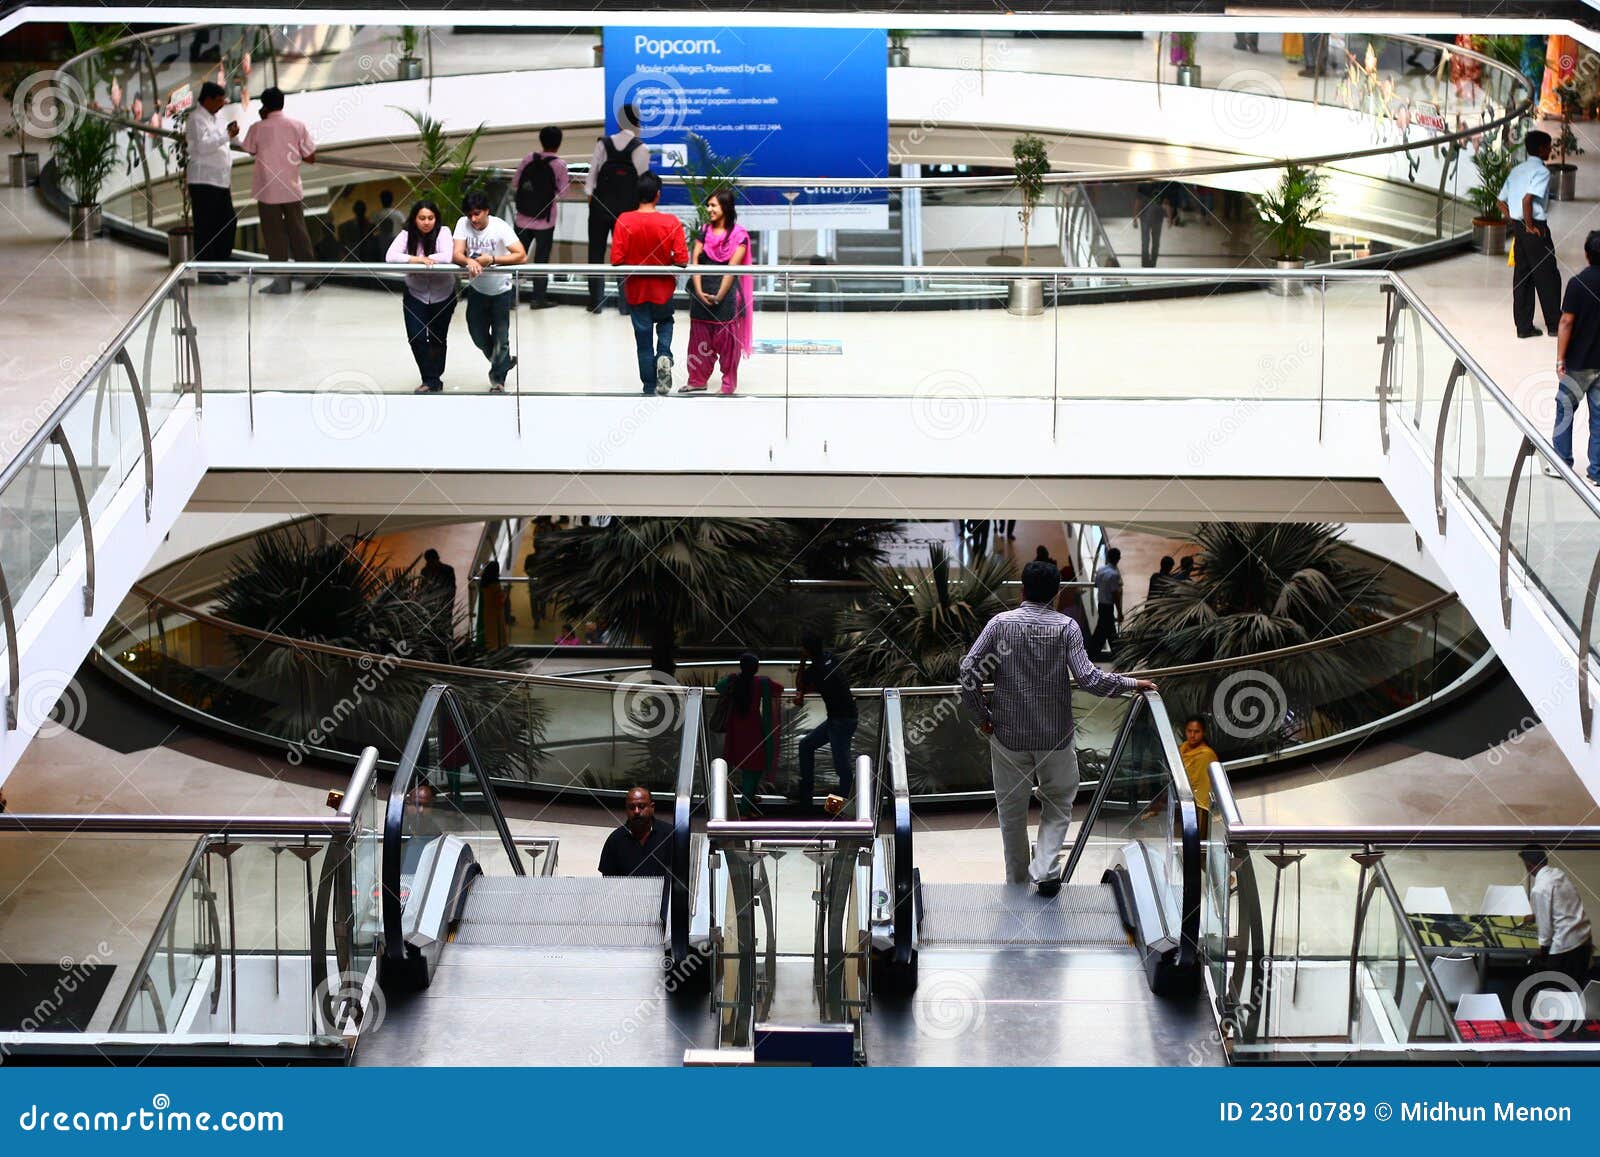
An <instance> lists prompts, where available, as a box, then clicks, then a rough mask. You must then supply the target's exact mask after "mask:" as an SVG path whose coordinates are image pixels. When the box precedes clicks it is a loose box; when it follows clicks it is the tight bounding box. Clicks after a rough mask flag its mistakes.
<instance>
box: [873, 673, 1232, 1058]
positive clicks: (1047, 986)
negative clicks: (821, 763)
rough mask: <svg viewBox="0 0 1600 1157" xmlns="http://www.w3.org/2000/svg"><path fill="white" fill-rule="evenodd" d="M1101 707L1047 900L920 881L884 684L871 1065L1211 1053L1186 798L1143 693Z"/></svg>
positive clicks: (897, 707)
mask: <svg viewBox="0 0 1600 1157" xmlns="http://www.w3.org/2000/svg"><path fill="white" fill-rule="evenodd" d="M1115 706H1116V709H1117V710H1119V711H1120V712H1121V719H1120V722H1119V725H1118V728H1117V732H1116V738H1115V741H1114V743H1113V746H1112V748H1111V750H1110V753H1109V756H1108V758H1107V760H1106V764H1105V768H1104V773H1103V774H1102V775H1101V776H1100V779H1099V782H1098V785H1097V787H1096V790H1095V792H1094V795H1093V798H1092V799H1091V800H1090V802H1089V803H1088V805H1087V807H1086V808H1084V809H1083V811H1082V814H1081V816H1077V817H1075V830H1076V833H1077V834H1076V838H1075V840H1074V841H1073V843H1072V844H1071V846H1070V849H1069V850H1068V851H1067V852H1066V853H1065V854H1066V862H1065V864H1064V866H1063V868H1062V876H1063V881H1064V883H1063V887H1062V889H1061V892H1060V893H1059V894H1058V895H1057V896H1055V897H1053V898H1052V897H1044V896H1041V895H1039V893H1038V892H1037V891H1036V890H1035V889H1033V888H1032V887H1025V886H1019V885H1006V884H992V883H970V882H950V881H945V882H925V881H924V880H923V879H922V870H921V869H920V868H919V867H918V865H917V862H916V859H915V853H914V847H915V833H914V828H913V816H912V813H911V800H910V790H909V785H908V782H907V775H906V766H907V761H906V753H905V742H904V736H905V729H904V727H903V724H902V713H901V703H900V696H899V693H898V692H897V691H893V690H891V691H889V692H887V693H886V698H885V704H884V719H885V724H884V732H885V736H886V740H885V744H884V752H883V754H884V762H885V773H886V774H885V778H886V779H887V781H888V790H889V794H890V797H891V799H892V801H893V807H892V809H889V814H891V815H892V817H893V818H892V822H891V823H889V824H886V825H885V828H884V830H883V832H882V833H881V834H880V836H879V860H880V861H881V867H879V868H875V881H881V884H877V883H875V886H880V887H881V889H882V891H881V892H880V893H878V894H880V895H882V896H883V898H884V903H883V904H882V905H880V907H879V909H878V911H877V912H876V913H875V919H874V924H873V945H874V949H875V960H874V974H873V977H874V988H875V989H876V990H877V993H878V1001H877V1004H876V1006H875V1007H874V1009H873V1013H872V1016H871V1018H870V1022H869V1026H868V1040H869V1044H870V1047H871V1048H872V1052H873V1057H874V1060H875V1061H876V1062H878V1063H890V1064H894V1063H905V1064H913V1063H914V1064H1024V1065H1028V1064H1037V1065H1061V1064H1171V1063H1186V1064H1195V1063H1200V1064H1219V1063H1221V1060H1222V1054H1221V1049H1220V1043H1219V1042H1218V1040H1217V1039H1216V1031H1215V1027H1216V1026H1215V1021H1214V1020H1213V1018H1212V1017H1211V1015H1210V1011H1209V1009H1208V1008H1207V1007H1206V1005H1205V1003H1204V1002H1203V1001H1202V1000H1201V998H1200V995H1199V993H1200V964H1201V962H1200V955H1199V936H1198V933H1199V911H1200V898H1199V897H1200V887H1201V870H1200V869H1201V852H1202V848H1201V839H1200V824H1199V815H1198V813H1197V811H1196V808H1195V805H1194V798H1193V795H1192V793H1191V791H1190V789H1189V784H1188V780H1187V777H1186V776H1185V774H1184V771H1183V765H1182V762H1181V759H1180V758H1179V756H1178V752H1177V748H1176V743H1175V741H1174V740H1173V738H1172V730H1171V728H1170V726H1169V725H1168V723H1167V720H1166V714H1165V711H1164V708H1163V707H1162V704H1161V700H1160V697H1159V696H1158V695H1155V694H1153V693H1151V694H1141V695H1137V696H1133V697H1130V698H1127V699H1125V700H1122V701H1120V702H1118V703H1117V704H1116V705H1115ZM984 834H985V836H989V835H990V833H988V832H985V833H984ZM990 838H992V836H991V837H990ZM930 867H932V866H931V865H930ZM947 870H948V869H947V866H946V865H940V866H939V871H940V872H941V873H944V872H946V871H947ZM986 874H987V873H986ZM891 896H892V902H891V901H890V899H889V897H891Z"/></svg>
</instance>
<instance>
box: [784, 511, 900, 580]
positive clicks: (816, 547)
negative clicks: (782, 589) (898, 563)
mask: <svg viewBox="0 0 1600 1157" xmlns="http://www.w3.org/2000/svg"><path fill="white" fill-rule="evenodd" d="M784 522H786V523H787V524H788V526H789V529H790V530H791V531H792V532H793V534H794V536H795V542H796V543H797V546H796V549H795V560H794V570H795V572H796V573H795V576H794V577H796V578H808V579H853V578H858V577H860V575H861V572H862V571H865V570H869V569H870V570H875V569H877V568H878V567H880V566H882V565H883V564H884V563H885V562H887V561H888V559H889V551H888V549H887V548H886V547H885V546H884V543H885V542H886V541H887V540H889V539H891V538H895V537H897V536H898V535H899V534H900V533H901V532H902V531H903V530H904V529H905V525H906V524H905V523H903V522H900V521H898V520H896V519H892V518H829V519H825V520H824V519H816V518H786V519H784Z"/></svg>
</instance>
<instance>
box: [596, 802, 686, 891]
mask: <svg viewBox="0 0 1600 1157" xmlns="http://www.w3.org/2000/svg"><path fill="white" fill-rule="evenodd" d="M627 807H628V818H627V820H626V821H625V822H624V823H623V825H622V826H621V827H620V828H618V829H617V830H616V831H614V832H612V833H611V834H610V835H609V836H607V837H606V843H605V847H603V848H601V849H600V874H601V875H602V876H665V875H667V874H668V865H669V863H670V861H671V858H672V828H671V826H670V825H668V824H665V823H663V822H661V821H660V820H658V819H656V801H655V800H654V799H652V798H651V796H650V793H649V792H648V791H646V790H645V789H644V788H642V787H636V788H634V789H633V790H632V791H630V792H629V793H628V805H627Z"/></svg>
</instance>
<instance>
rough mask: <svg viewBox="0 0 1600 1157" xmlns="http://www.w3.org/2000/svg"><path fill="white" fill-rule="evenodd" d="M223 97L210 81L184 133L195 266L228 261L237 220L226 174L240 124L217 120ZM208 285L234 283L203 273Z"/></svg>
mask: <svg viewBox="0 0 1600 1157" xmlns="http://www.w3.org/2000/svg"><path fill="white" fill-rule="evenodd" d="M227 103H228V94H227V92H226V91H225V90H224V89H223V87H222V86H221V85H220V84H217V83H216V82H215V81H210V80H208V81H206V82H205V83H204V84H202V85H201V86H200V98H199V100H197V101H196V102H195V105H194V107H193V108H191V109H190V110H189V116H188V119H187V121H186V122H185V123H184V126H183V134H184V137H185V139H186V140H187V142H188V147H189V171H188V174H187V178H188V182H189V206H190V208H191V209H192V210H193V213H194V255H195V258H196V260H199V261H232V260H233V237H234V233H235V231H236V230H237V229H238V227H239V218H238V216H237V215H236V214H235V213H234V211H233V190H232V186H231V183H230V173H231V171H232V168H233V148H232V142H233V139H234V138H235V137H237V136H238V135H239V122H238V121H229V122H228V123H227V124H226V125H224V124H223V123H222V122H221V121H220V120H218V119H217V114H218V113H219V112H221V111H222V106H223V105H225V104H227ZM200 280H201V281H203V282H205V283H207V284H208V285H225V284H227V283H228V282H229V281H232V280H234V278H232V277H229V276H228V275H226V274H223V273H202V274H201V275H200Z"/></svg>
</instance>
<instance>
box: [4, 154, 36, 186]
mask: <svg viewBox="0 0 1600 1157" xmlns="http://www.w3.org/2000/svg"><path fill="white" fill-rule="evenodd" d="M38 183H39V154H38V153H12V154H11V187H12V188H13V189H20V188H22V186H24V185H37V184H38Z"/></svg>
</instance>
